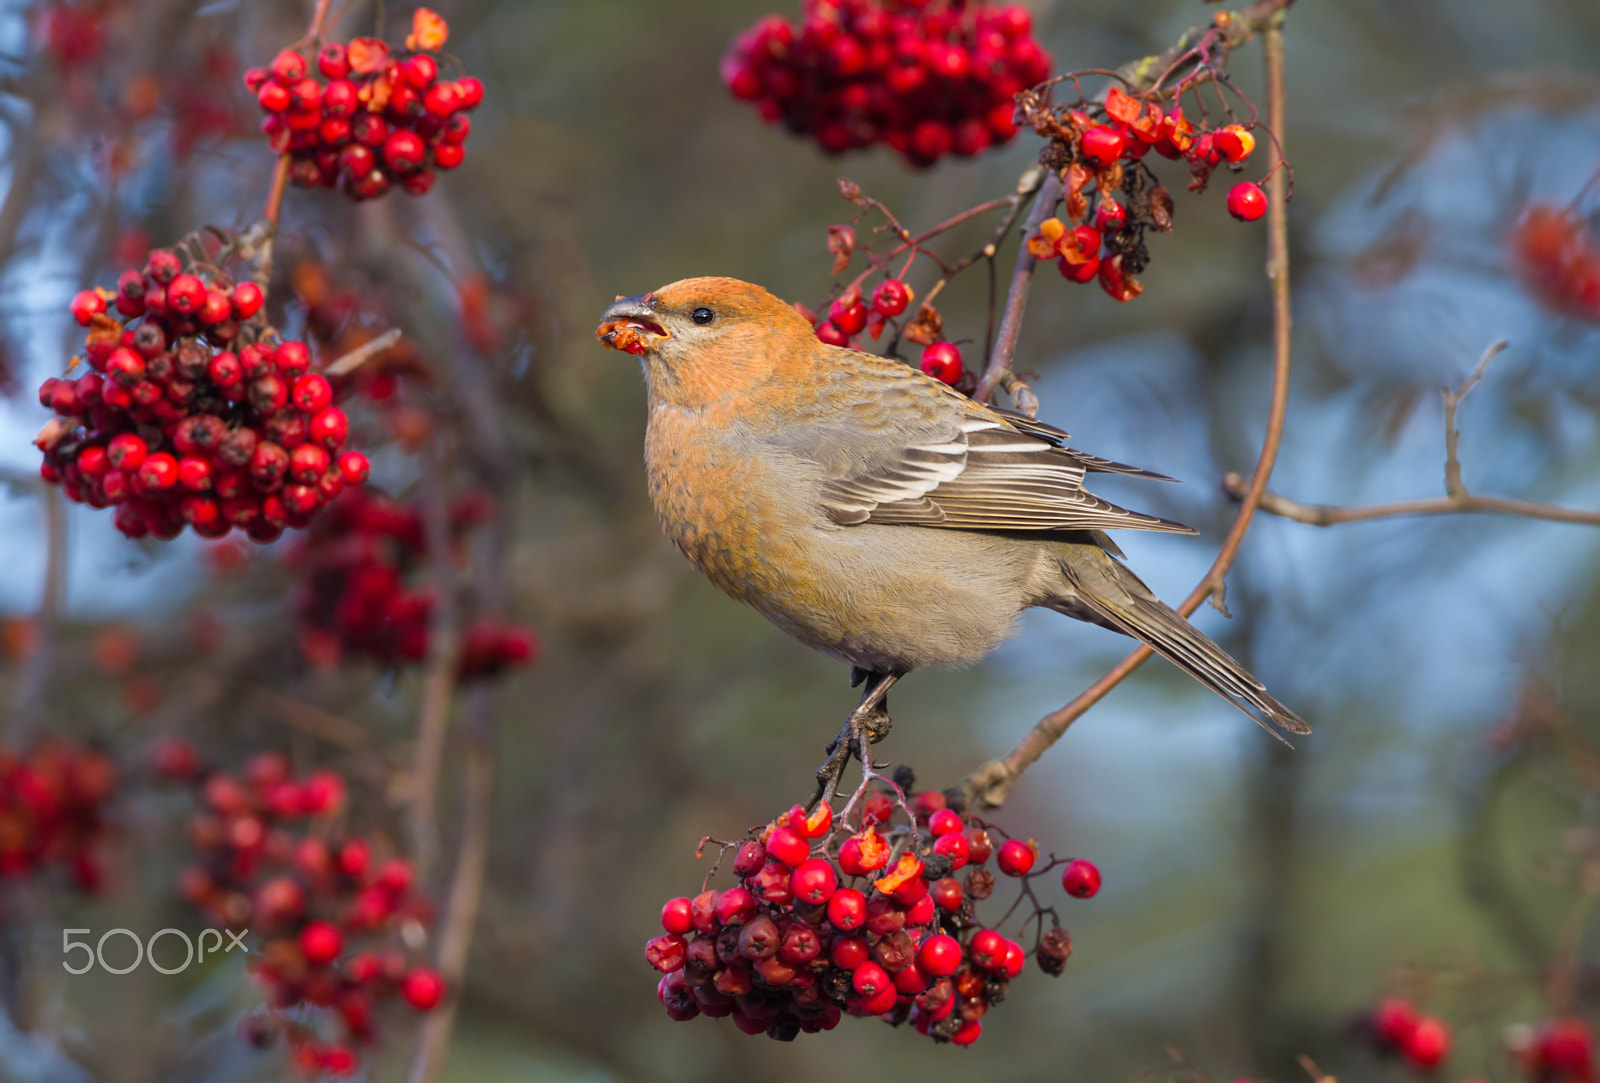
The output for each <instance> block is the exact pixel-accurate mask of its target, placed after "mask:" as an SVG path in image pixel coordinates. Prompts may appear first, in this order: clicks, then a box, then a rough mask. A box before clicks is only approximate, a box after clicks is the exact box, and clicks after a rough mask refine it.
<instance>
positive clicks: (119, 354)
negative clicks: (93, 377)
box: [106, 346, 144, 387]
mask: <svg viewBox="0 0 1600 1083" xmlns="http://www.w3.org/2000/svg"><path fill="white" fill-rule="evenodd" d="M106 375H107V376H109V377H111V378H112V379H113V380H115V381H116V382H117V383H118V384H120V385H122V386H123V387H133V386H134V385H135V384H137V383H138V382H139V381H140V380H143V379H144V358H143V357H140V356H139V355H138V354H137V353H136V352H134V351H133V350H130V349H128V348H127V347H126V346H118V347H117V348H116V349H115V350H112V351H111V356H110V357H109V358H107V359H106Z"/></svg>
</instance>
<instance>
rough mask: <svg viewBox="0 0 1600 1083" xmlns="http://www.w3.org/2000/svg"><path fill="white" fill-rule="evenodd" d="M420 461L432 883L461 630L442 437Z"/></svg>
mask: <svg viewBox="0 0 1600 1083" xmlns="http://www.w3.org/2000/svg"><path fill="white" fill-rule="evenodd" d="M418 459H419V463H418V465H419V466H420V468H421V470H420V478H419V484H418V489H419V493H420V497H421V502H422V524H423V533H424V535H425V537H426V539H427V544H428V564H429V569H430V574H431V576H432V579H433V589H434V593H435V597H434V610H433V620H432V622H431V624H430V626H429V629H428V661H427V666H426V669H425V670H424V672H423V677H422V704H421V707H420V709H419V711H418V719H417V744H416V749H415V752H414V753H413V758H412V767H411V787H410V797H411V845H412V848H413V856H414V858H415V860H416V863H417V871H418V874H419V877H420V878H426V876H427V875H428V873H429V871H430V870H431V869H432V867H433V862H434V858H435V857H436V856H437V854H438V851H439V837H438V828H437V826H436V824H435V823H434V815H435V806H436V804H437V802H438V795H439V772H440V770H441V768H442V767H443V764H444V745H445V736H446V734H447V733H448V731H449V728H450V707H451V702H452V700H453V698H454V696H455V690H456V668H457V664H458V662H459V660H460V652H461V629H460V620H459V617H458V614H457V612H456V601H455V588H456V584H455V565H454V564H453V563H452V562H451V559H450V548H451V545H450V508H449V503H448V501H446V499H445V491H444V488H445V485H444V477H443V473H444V469H443V464H442V463H441V462H440V454H439V441H438V438H437V436H433V437H430V438H429V439H428V440H427V442H426V443H425V444H424V445H423V448H422V452H421V454H420V455H419V456H418Z"/></svg>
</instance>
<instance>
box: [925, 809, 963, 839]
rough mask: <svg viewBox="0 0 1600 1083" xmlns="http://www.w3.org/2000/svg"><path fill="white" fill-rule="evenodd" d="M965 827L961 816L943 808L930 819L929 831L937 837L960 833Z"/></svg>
mask: <svg viewBox="0 0 1600 1083" xmlns="http://www.w3.org/2000/svg"><path fill="white" fill-rule="evenodd" d="M965 826H966V825H965V824H963V823H962V822H961V814H960V813H959V812H956V811H954V810H953V809H947V808H942V809H939V810H938V811H937V812H935V813H934V814H933V815H932V816H929V817H928V830H929V831H931V832H933V833H934V835H935V836H939V835H948V834H950V833H951V832H952V831H960V830H961V829H962V828H963V827H965Z"/></svg>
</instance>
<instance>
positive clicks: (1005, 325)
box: [972, 170, 1061, 402]
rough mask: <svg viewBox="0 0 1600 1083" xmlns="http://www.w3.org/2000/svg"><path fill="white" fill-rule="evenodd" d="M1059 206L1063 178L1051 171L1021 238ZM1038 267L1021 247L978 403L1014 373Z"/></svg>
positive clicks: (980, 382) (1035, 229) (976, 396)
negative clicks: (1024, 320) (1025, 313)
mask: <svg viewBox="0 0 1600 1083" xmlns="http://www.w3.org/2000/svg"><path fill="white" fill-rule="evenodd" d="M1059 202H1061V178H1060V177H1059V176H1057V175H1056V173H1055V172H1054V171H1053V170H1052V171H1051V172H1050V173H1049V175H1048V176H1046V177H1045V179H1044V183H1043V184H1042V185H1040V186H1039V194H1038V195H1037V196H1036V197H1035V198H1034V201H1033V210H1032V211H1030V212H1029V214H1028V221H1027V223H1026V224H1025V225H1024V226H1023V227H1022V235H1023V236H1024V237H1031V236H1032V235H1033V234H1035V233H1037V232H1039V223H1041V222H1043V221H1044V220H1045V219H1046V218H1049V217H1050V215H1051V214H1052V213H1054V211H1055V209H1056V204H1057V203H1059ZM1038 266H1039V259H1038V257H1037V256H1035V255H1034V254H1033V253H1032V252H1030V251H1029V250H1028V246H1027V244H1026V243H1024V244H1022V245H1019V246H1018V248H1017V267H1016V270H1014V271H1012V272H1011V288H1010V289H1009V290H1008V291H1007V292H1006V309H1005V312H1004V313H1003V314H1002V315H1001V316H1000V333H999V334H998V335H996V336H995V343H994V352H993V353H992V354H990V356H989V364H988V365H987V366H986V367H985V368H984V370H983V376H982V378H981V379H979V380H978V388H977V390H976V391H974V392H973V393H972V397H973V398H974V399H976V400H977V401H978V402H988V401H989V396H991V395H993V394H994V389H995V388H996V387H999V386H1000V381H1001V379H1003V378H1004V377H1005V376H1006V374H1007V373H1009V372H1010V371H1011V363H1012V361H1013V360H1014V359H1015V357H1016V355H1017V337H1018V336H1019V335H1021V334H1022V314H1023V312H1024V311H1026V310H1027V307H1028V294H1029V292H1030V291H1031V290H1032V288H1033V272H1034V268H1036V267H1038Z"/></svg>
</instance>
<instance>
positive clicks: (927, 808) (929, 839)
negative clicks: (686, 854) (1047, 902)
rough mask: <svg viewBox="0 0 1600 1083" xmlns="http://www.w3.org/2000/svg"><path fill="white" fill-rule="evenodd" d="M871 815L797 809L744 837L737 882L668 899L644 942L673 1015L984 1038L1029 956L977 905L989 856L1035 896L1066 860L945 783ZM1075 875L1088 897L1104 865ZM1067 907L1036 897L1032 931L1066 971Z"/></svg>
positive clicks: (989, 883)
mask: <svg viewBox="0 0 1600 1083" xmlns="http://www.w3.org/2000/svg"><path fill="white" fill-rule="evenodd" d="M849 812H850V809H849V807H848V806H847V808H846V813H847V815H848V814H849ZM912 818H914V821H915V824H916V827H917V830H915V831H914V830H913V829H912ZM860 821H861V823H862V827H861V830H859V831H857V832H855V833H854V834H850V833H849V830H850V829H849V827H848V826H847V825H846V824H845V823H844V822H842V821H841V823H840V824H839V825H838V826H837V827H836V826H835V825H834V822H833V810H832V808H831V807H830V806H828V805H826V804H823V805H819V806H818V807H817V808H816V810H815V811H813V812H812V813H811V814H810V815H807V814H806V812H805V810H804V809H802V808H801V807H800V806H798V805H796V806H795V807H794V808H793V809H791V810H790V811H789V812H788V813H787V814H786V815H784V816H781V817H779V818H778V819H777V820H775V821H774V822H773V823H772V824H770V825H768V826H767V827H766V828H765V829H764V830H762V831H761V832H760V833H759V834H756V835H754V836H753V837H752V838H750V839H749V840H747V841H746V842H744V843H743V844H742V845H740V846H738V848H737V854H736V856H735V858H734V871H735V872H736V873H737V874H738V876H739V883H738V885H737V886H734V887H730V888H728V889H727V890H725V891H715V890H711V889H709V888H707V889H706V890H703V891H702V892H701V893H700V894H699V895H697V896H695V897H694V898H692V899H690V898H676V899H670V900H668V901H667V903H666V905H665V906H664V907H663V908H662V911H661V924H662V927H663V929H665V932H664V933H663V934H662V935H661V936H658V937H656V938H654V939H653V940H651V941H650V942H649V943H648V944H646V945H645V958H646V960H647V961H648V962H649V963H650V964H651V965H652V966H654V967H655V968H656V969H657V970H660V971H662V972H663V973H664V974H665V976H664V977H663V978H662V979H661V982H660V985H659V987H658V990H657V993H658V996H659V997H660V1000H661V1003H662V1005H663V1006H664V1007H665V1008H666V1010H667V1014H668V1015H670V1016H671V1017H672V1018H673V1019H676V1020H679V1021H683V1020H688V1019H693V1018H694V1017H695V1016H697V1015H707V1016H711V1017H713V1018H719V1017H721V1016H732V1017H733V1021H734V1023H735V1025H736V1026H738V1028H739V1029H740V1030H742V1031H744V1032H745V1033H746V1034H763V1033H764V1034H766V1035H767V1036H769V1037H771V1038H776V1039H778V1040H780V1041H790V1040H792V1039H794V1038H795V1037H796V1036H797V1035H798V1034H799V1033H800V1032H801V1031H805V1032H807V1033H816V1032H818V1031H823V1030H831V1029H833V1027H834V1026H836V1025H837V1024H838V1022H839V1019H840V1016H841V1015H842V1014H843V1013H844V1012H849V1013H850V1014H852V1015H862V1016H879V1017H883V1018H885V1019H887V1020H888V1021H890V1022H891V1023H894V1024H899V1023H903V1022H907V1021H910V1022H912V1023H913V1025H914V1026H915V1028H916V1030H917V1031H918V1033H921V1034H925V1035H928V1036H929V1037H931V1038H933V1039H935V1040H936V1041H941V1042H945V1041H948V1042H951V1043H953V1044H955V1045H970V1044H972V1043H973V1042H975V1041H977V1040H978V1037H979V1035H980V1034H981V1033H982V1031H983V1024H982V1018H983V1016H984V1014H985V1013H986V1012H987V1011H988V1010H989V1008H990V1007H991V1006H992V1005H994V1004H997V1003H999V1002H1000V1000H1001V999H1002V998H1003V996H1004V995H1005V991H1006V987H1007V985H1008V983H1009V982H1010V981H1011V980H1012V979H1013V978H1015V977H1016V976H1017V975H1019V974H1020V973H1022V970H1023V967H1024V965H1025V964H1026V962H1027V956H1028V953H1027V951H1026V950H1025V949H1024V948H1023V946H1022V945H1021V944H1020V943H1018V942H1017V941H1015V940H1011V939H1008V938H1007V937H1006V936H1005V935H1003V934H1002V933H1001V932H1000V931H999V930H997V929H993V928H985V927H984V926H982V925H980V924H979V923H978V920H977V917H976V910H975V905H976V903H978V902H980V901H982V900H983V899H986V898H988V897H989V895H990V893H991V892H992V891H993V890H994V884H995V877H994V874H993V873H991V872H989V871H988V870H987V869H985V868H984V866H985V865H986V864H987V863H988V861H989V858H990V857H991V855H992V856H994V857H995V863H996V865H997V866H998V867H999V869H1000V871H1001V872H1002V873H1004V874H1005V875H1007V876H1013V877H1019V878H1022V879H1023V885H1024V886H1023V892H1024V896H1025V897H1027V898H1029V899H1030V900H1032V899H1033V893H1032V889H1031V887H1030V886H1029V885H1028V884H1027V880H1028V878H1029V877H1031V876H1037V875H1039V874H1040V873H1042V872H1045V871H1047V870H1049V869H1052V868H1054V867H1056V865H1058V864H1061V863H1060V862H1056V861H1051V862H1050V863H1049V864H1047V865H1046V866H1045V867H1044V868H1043V869H1040V870H1038V871H1037V872H1035V871H1034V865H1035V863H1036V860H1037V852H1038V851H1037V847H1036V846H1035V845H1034V844H1033V842H1032V841H1031V840H1030V841H1028V842H1023V841H1022V840H1020V839H1009V840H1007V841H1005V842H1004V843H1003V844H1002V845H1000V846H999V847H996V846H995V845H994V842H993V840H992V838H991V835H990V827H989V825H987V824H985V823H984V822H983V821H981V820H979V819H977V818H976V817H973V816H963V815H961V814H959V813H957V812H956V811H954V810H953V809H950V808H948V807H946V803H945V799H944V796H943V795H942V794H939V793H923V794H920V795H918V796H917V798H916V801H915V803H914V805H912V806H911V807H910V808H909V809H908V808H907V807H906V806H905V805H904V804H903V803H898V802H896V801H895V800H894V799H892V798H891V797H890V796H889V794H888V793H886V792H884V791H881V790H874V791H870V792H869V793H868V795H867V796H866V799H865V801H864V802H863V803H862V810H861V816H860ZM880 829H881V830H880ZM840 835H846V836H847V837H844V838H843V840H842V841H839V842H836V841H835V840H836V839H838V837H839V836H840ZM732 845H733V844H728V847H729V848H731V847H732ZM963 869H964V870H966V871H965V874H964V875H961V873H962V870H963ZM713 872H715V870H713ZM958 875H960V878H959V879H958V878H957V877H958ZM707 879H708V881H709V877H708V878H707ZM1063 882H1064V883H1065V884H1066V886H1067V890H1068V891H1069V892H1070V893H1071V894H1073V895H1074V896H1076V897H1078V898H1089V897H1091V896H1092V895H1094V894H1095V892H1096V891H1098V890H1099V886H1100V874H1099V871H1098V870H1097V869H1095V868H1094V866H1093V865H1091V864H1089V863H1088V862H1086V861H1078V862H1072V863H1070V864H1068V865H1067V868H1066V871H1065V873H1064V878H1063ZM1046 914H1049V915H1050V917H1051V919H1052V923H1051V927H1050V928H1048V929H1047V928H1045V921H1044V917H1045V915H1046ZM1054 918H1055V912H1054V910H1053V909H1040V908H1039V907H1038V904H1037V902H1035V908H1034V909H1033V910H1032V911H1030V912H1029V914H1028V917H1027V919H1026V920H1025V921H1024V922H1023V926H1022V927H1023V929H1024V930H1025V929H1026V928H1027V926H1028V924H1030V923H1031V922H1034V921H1037V922H1038V925H1037V937H1036V941H1037V942H1036V945H1035V949H1034V954H1035V958H1036V959H1037V962H1038V964H1039V967H1040V968H1041V969H1042V970H1044V971H1045V973H1047V974H1059V973H1061V971H1062V968H1063V967H1064V966H1065V964H1066V961H1067V957H1068V956H1069V955H1070V954H1071V952H1072V941H1071V938H1070V937H1068V935H1067V933H1066V931H1065V930H1063V929H1061V928H1060V927H1059V925H1058V924H1056V923H1055V921H1054Z"/></svg>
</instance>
